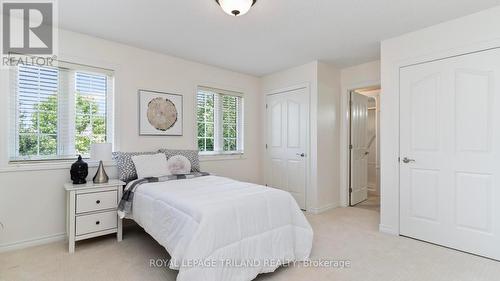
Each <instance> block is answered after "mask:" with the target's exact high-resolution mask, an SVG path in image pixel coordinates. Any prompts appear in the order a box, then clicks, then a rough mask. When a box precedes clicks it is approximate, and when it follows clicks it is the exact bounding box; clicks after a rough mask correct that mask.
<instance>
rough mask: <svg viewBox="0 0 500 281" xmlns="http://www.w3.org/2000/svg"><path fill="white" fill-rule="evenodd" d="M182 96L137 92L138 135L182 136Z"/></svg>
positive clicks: (155, 92) (146, 91) (147, 91)
mask: <svg viewBox="0 0 500 281" xmlns="http://www.w3.org/2000/svg"><path fill="white" fill-rule="evenodd" d="M182 121H183V120H182V95H178V94H169V93H162V92H157V91H149V90H139V135H141V136H182Z"/></svg>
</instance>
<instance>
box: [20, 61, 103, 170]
mask: <svg viewBox="0 0 500 281" xmlns="http://www.w3.org/2000/svg"><path fill="white" fill-rule="evenodd" d="M13 75H14V77H13V78H14V79H12V81H13V86H12V89H13V91H12V95H13V98H12V102H13V106H12V113H11V117H12V118H11V125H12V128H13V130H11V132H12V134H11V148H10V160H11V161H19V160H21V161H24V160H48V159H64V158H74V157H75V155H78V154H81V155H82V156H83V157H88V156H89V154H90V146H91V144H92V143H102V142H109V141H111V139H110V134H109V132H110V130H109V129H110V127H111V123H110V122H109V120H108V119H109V118H107V117H108V116H107V112H109V110H108V109H109V108H110V105H111V102H110V101H111V97H112V94H111V93H112V92H111V91H112V85H113V80H112V79H113V77H112V73H109V71H106V70H101V69H97V68H95V69H94V68H90V67H84V66H81V67H80V66H78V65H73V64H62V63H60V65H59V67H58V68H55V67H39V66H28V65H20V66H18V67H17V68H16V69H15V70H13Z"/></svg>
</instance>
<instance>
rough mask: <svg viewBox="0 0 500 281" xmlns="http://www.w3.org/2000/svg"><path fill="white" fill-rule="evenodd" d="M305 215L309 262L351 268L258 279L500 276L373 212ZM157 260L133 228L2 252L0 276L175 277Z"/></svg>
mask: <svg viewBox="0 0 500 281" xmlns="http://www.w3.org/2000/svg"><path fill="white" fill-rule="evenodd" d="M308 218H309V221H310V222H311V224H312V226H313V228H314V231H315V241H314V249H313V253H312V259H319V258H323V259H325V258H326V259H338V260H350V261H351V267H350V268H347V269H346V268H344V269H339V268H304V267H302V268H301V267H292V268H286V269H279V270H277V271H276V272H274V273H270V274H265V275H261V276H259V277H258V278H257V280H259V281H264V280H265V281H268V280H277V281H278V280H283V281H294V280H304V281H305V280H308V281H309V280H311V281H317V280H339V281H340V280H357V281H365V280H366V281H377V280H380V281H392V280H394V281H406V280H422V281H434V280H436V281H438V280H443V281H460V280H464V281H476V280H492V281H493V280H500V263H499V262H495V261H492V260H488V259H484V258H480V257H477V256H473V255H469V254H465V253H461V252H458V251H453V250H450V249H446V248H442V247H438V246H435V245H431V244H427V243H423V242H419V241H416V240H412V239H408V238H403V237H395V236H389V235H385V234H381V233H379V232H378V231H377V228H378V213H377V212H375V211H371V210H365V209H360V208H346V209H336V210H333V211H330V212H327V213H324V214H321V215H309V216H308ZM156 257H160V258H166V257H167V253H166V252H165V250H164V249H163V248H162V247H161V246H159V245H158V244H157V243H156V242H155V241H154V240H153V239H152V238H150V237H149V236H148V235H147V234H145V233H143V232H141V231H140V230H139V229H137V228H133V229H127V230H126V231H125V233H124V240H123V242H121V243H117V242H116V240H115V239H114V237H113V236H108V237H104V238H97V239H93V240H90V241H83V242H80V243H77V248H76V252H75V253H74V254H73V255H70V254H68V252H67V249H66V244H65V243H63V242H58V243H53V244H48V245H43V246H38V247H33V248H29V249H25V250H20V251H14V252H7V253H3V254H0V280H2V281H15V280H33V281H43V280H50V281H57V280H93V281H94V280H95V281H99V280H141V281H143V280H144V281H147V280H163V281H165V280H175V277H176V272H175V271H173V270H169V269H166V268H150V266H149V260H150V258H156Z"/></svg>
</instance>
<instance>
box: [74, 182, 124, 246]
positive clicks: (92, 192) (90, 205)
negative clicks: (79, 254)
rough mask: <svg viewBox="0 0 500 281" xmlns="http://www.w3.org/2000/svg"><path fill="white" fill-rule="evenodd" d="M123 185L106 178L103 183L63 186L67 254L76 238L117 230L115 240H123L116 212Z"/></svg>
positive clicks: (81, 238) (119, 220) (120, 224)
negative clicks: (65, 206) (67, 241)
mask: <svg viewBox="0 0 500 281" xmlns="http://www.w3.org/2000/svg"><path fill="white" fill-rule="evenodd" d="M124 184H125V183H124V182H122V181H119V180H109V182H108V183H102V184H94V183H93V182H88V183H86V184H72V183H67V184H65V185H64V188H65V189H66V195H67V196H66V197H67V218H66V229H67V232H68V240H69V252H70V253H73V252H74V251H75V242H76V241H79V240H84V239H88V238H92V237H96V236H101V235H106V234H110V233H116V238H117V239H118V241H121V240H122V220H121V219H120V218H119V217H118V215H117V213H116V207H117V206H118V202H120V199H121V198H122V192H123V189H122V186H123V185H124Z"/></svg>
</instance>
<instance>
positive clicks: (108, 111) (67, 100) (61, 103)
mask: <svg viewBox="0 0 500 281" xmlns="http://www.w3.org/2000/svg"><path fill="white" fill-rule="evenodd" d="M53 68H57V69H58V70H59V81H58V89H59V91H61V89H63V88H64V91H66V97H64V98H61V97H60V96H58V104H57V114H58V115H57V116H58V120H57V121H58V122H57V147H56V152H57V153H56V155H48V156H46V157H44V156H41V157H39V156H20V155H19V134H20V132H19V126H18V125H19V112H18V111H17V109H18V106H19V104H18V98H19V97H18V88H17V87H18V69H17V67H13V68H11V69H10V71H9V72H10V73H9V80H10V82H9V92H10V93H9V96H10V99H11V101H10V102H9V103H10V112H9V118H10V119H11V120H10V122H9V126H10V127H11V128H10V129H9V136H8V139H9V146H8V155H7V160H8V164H12V165H18V164H22V165H24V164H36V163H52V164H56V165H57V163H58V162H59V163H66V162H71V161H74V159H75V157H76V155H77V153H76V150H75V142H76V138H75V137H76V73H77V72H80V73H86V74H97V75H104V76H105V77H106V98H105V102H106V106H105V116H104V117H105V121H104V122H105V124H106V132H105V136H106V142H107V143H111V144H112V145H113V146H114V145H115V140H114V118H113V112H114V111H113V110H114V103H113V102H114V80H115V74H114V70H110V69H105V68H101V67H94V66H88V65H83V64H78V63H70V62H65V61H57V65H56V66H53ZM63 79H64V81H62V83H61V80H63ZM63 110H66V112H65V113H62V111H63ZM12 111H15V112H14V113H12ZM64 115H67V116H65V117H66V120H65V121H63V122H61V120H60V118H64ZM63 128H64V129H63ZM63 138H66V140H63ZM65 146H70V147H71V146H72V147H73V150H72V151H73V152H74V155H69V154H67V155H64V154H60V153H61V152H64V151H65V149H68V148H67V147H65ZM82 157H83V158H84V159H90V155H82Z"/></svg>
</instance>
